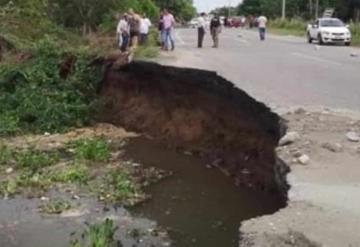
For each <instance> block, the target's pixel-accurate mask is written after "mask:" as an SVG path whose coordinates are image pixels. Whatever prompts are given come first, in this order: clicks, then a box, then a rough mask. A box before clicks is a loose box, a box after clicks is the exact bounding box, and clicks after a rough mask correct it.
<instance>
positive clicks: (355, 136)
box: [346, 131, 360, 142]
mask: <svg viewBox="0 0 360 247" xmlns="http://www.w3.org/2000/svg"><path fill="white" fill-rule="evenodd" d="M346 138H347V139H348V140H349V141H351V142H359V141H360V137H359V135H358V134H357V133H356V132H354V131H350V132H348V133H347V134H346Z"/></svg>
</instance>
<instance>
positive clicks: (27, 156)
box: [14, 149, 59, 171]
mask: <svg viewBox="0 0 360 247" xmlns="http://www.w3.org/2000/svg"><path fill="white" fill-rule="evenodd" d="M14 158H15V161H16V166H17V167H18V168H27V169H29V170H31V171H38V170H39V169H41V168H44V167H47V166H52V165H54V164H55V163H56V162H58V161H59V157H58V155H56V154H49V153H45V152H42V151H39V150H32V149H30V150H26V151H23V152H19V153H16V155H15V157H14Z"/></svg>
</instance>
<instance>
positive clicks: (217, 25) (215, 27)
mask: <svg viewBox="0 0 360 247" xmlns="http://www.w3.org/2000/svg"><path fill="white" fill-rule="evenodd" d="M210 31H211V36H212V39H213V42H214V45H213V48H218V47H219V34H220V32H221V22H220V18H219V17H218V16H217V15H215V16H214V17H213V18H212V19H211V22H210Z"/></svg>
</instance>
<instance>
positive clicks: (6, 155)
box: [0, 144, 13, 165]
mask: <svg viewBox="0 0 360 247" xmlns="http://www.w3.org/2000/svg"><path fill="white" fill-rule="evenodd" d="M12 158H13V151H12V150H11V149H10V148H9V147H7V146H5V145H2V144H0V165H5V164H8V163H10V162H11V160H12Z"/></svg>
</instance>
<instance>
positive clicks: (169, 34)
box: [163, 9, 175, 51]
mask: <svg viewBox="0 0 360 247" xmlns="http://www.w3.org/2000/svg"><path fill="white" fill-rule="evenodd" d="M174 26H175V18H174V16H173V15H172V14H170V13H169V11H168V10H167V9H165V10H164V15H163V28H164V31H163V35H164V37H163V42H164V49H165V50H166V51H168V50H169V41H170V44H171V50H172V51H173V50H174V49H175V40H174V37H173V31H174Z"/></svg>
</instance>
